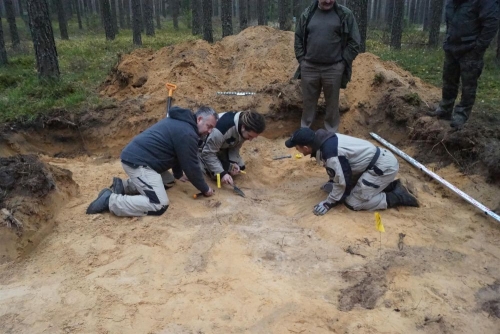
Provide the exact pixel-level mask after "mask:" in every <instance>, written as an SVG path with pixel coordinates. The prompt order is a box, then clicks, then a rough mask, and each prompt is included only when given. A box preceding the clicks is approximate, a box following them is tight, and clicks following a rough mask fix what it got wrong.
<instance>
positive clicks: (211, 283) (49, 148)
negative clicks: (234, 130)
mask: <svg viewBox="0 0 500 334" xmlns="http://www.w3.org/2000/svg"><path fill="white" fill-rule="evenodd" d="M295 66H296V61H295V60H294V58H293V33H290V32H282V31H278V30H275V29H272V28H268V27H252V28H249V29H247V30H245V31H243V32H242V33H240V34H239V35H237V36H231V37H228V38H225V39H223V40H222V41H221V42H219V43H216V44H214V45H209V44H207V43H205V42H203V41H195V42H189V43H183V44H179V45H175V46H170V47H166V48H163V49H161V50H159V51H157V52H154V51H150V50H137V51H135V52H133V53H132V54H130V55H124V56H123V57H122V59H121V61H120V62H119V63H118V64H117V66H116V68H115V69H114V70H113V72H112V73H111V74H110V76H109V77H108V79H107V81H106V82H105V83H103V85H102V87H101V93H102V94H103V96H106V97H109V98H111V99H113V100H114V102H113V104H111V105H109V106H107V107H106V108H102V109H98V110H92V111H89V112H86V113H84V114H81V115H78V116H73V117H70V116H69V115H66V114H65V113H63V112H60V113H58V114H57V115H53V116H52V117H48V118H43V119H39V120H38V121H37V122H34V123H33V124H31V125H19V124H8V125H4V129H3V130H5V131H2V132H1V140H0V156H5V157H7V156H10V155H14V154H25V153H36V154H38V156H39V160H37V159H35V158H33V157H26V156H17V157H9V158H6V159H3V160H1V161H2V164H3V163H5V166H7V169H6V170H7V171H8V172H7V173H6V174H5V176H3V174H2V173H0V181H1V182H3V183H2V187H4V186H3V184H5V189H7V187H9V188H8V189H9V190H8V193H6V194H5V196H4V197H3V204H2V205H4V206H5V207H6V208H8V209H9V210H11V212H12V214H13V216H15V217H16V218H18V219H19V220H20V221H23V223H24V226H25V231H24V232H23V233H26V226H34V227H33V230H35V228H40V226H49V227H50V228H49V229H50V230H53V231H52V233H50V234H49V235H48V236H47V237H46V238H45V239H43V241H41V242H40V244H39V245H38V247H37V248H36V251H34V252H31V253H27V252H25V253H23V251H24V248H22V247H21V248H18V246H16V247H17V248H16V249H15V251H11V252H10V253H1V254H7V255H6V256H5V257H4V261H0V262H4V263H1V264H0V320H1V321H0V332H7V333H8V332H30V333H44V332H74V333H104V332H113V333H117V332H119V333H289V332H292V333H327V332H334V333H418V332H422V333H424V332H425V333H497V332H498V328H500V319H498V301H499V298H498V280H499V279H500V269H499V267H498V265H497V263H498V261H499V259H500V249H499V248H498V241H499V240H500V228H499V225H498V224H497V223H495V221H493V220H492V219H491V218H488V217H485V216H484V215H483V214H482V213H481V212H478V211H477V210H476V209H474V208H473V207H472V206H471V205H470V204H468V203H466V202H465V201H462V200H461V199H459V198H458V197H457V196H456V195H454V194H453V193H452V192H450V191H449V190H447V189H444V188H443V187H442V186H440V185H439V184H437V183H435V182H434V181H432V180H431V179H430V178H428V177H426V176H424V175H423V174H422V173H421V172H420V171H418V170H416V169H414V168H412V167H411V166H410V165H408V164H407V163H405V162H404V161H403V160H401V159H399V162H400V172H399V177H400V178H401V179H402V180H403V182H404V183H405V184H406V185H407V186H408V187H409V188H411V189H412V191H413V192H415V193H416V194H417V195H418V199H419V201H420V204H421V207H420V208H400V209H391V210H387V211H384V212H381V215H382V219H383V223H384V225H385V229H386V233H379V232H377V231H376V230H375V227H374V217H373V213H372V212H353V211H350V210H349V209H347V208H346V207H344V206H343V205H339V206H337V207H335V208H334V209H332V211H331V212H329V213H328V214H327V215H325V216H322V217H317V216H314V215H313V214H312V208H313V207H314V205H315V204H317V203H318V202H320V201H321V200H323V199H324V197H325V196H326V195H325V194H324V193H323V192H321V191H320V189H319V187H320V186H321V185H322V184H323V182H324V181H325V180H326V178H327V176H326V173H325V171H324V168H322V167H321V166H318V165H316V164H315V163H314V162H313V161H312V160H310V159H308V158H300V159H295V158H292V159H283V160H273V157H276V156H281V155H288V154H290V155H292V156H294V155H295V153H296V152H295V151H294V150H292V149H287V148H286V147H285V146H284V137H285V136H287V135H289V134H290V133H291V132H292V131H293V130H295V129H296V128H297V127H298V126H299V124H300V123H299V119H300V114H301V110H302V104H301V94H300V87H299V82H298V81H294V80H290V78H291V77H292V75H293V73H294V71H295ZM166 82H172V83H174V84H177V86H178V88H177V90H176V91H175V92H174V99H175V102H174V104H178V105H181V106H185V107H189V108H196V107H197V106H199V105H202V104H206V105H210V106H212V107H214V108H215V109H216V110H218V111H220V112H222V111H228V110H246V109H256V110H257V111H259V112H261V113H263V114H265V115H266V118H267V120H268V129H267V130H266V133H265V134H264V136H263V137H259V138H257V139H256V140H254V141H252V142H249V143H246V144H245V145H244V146H243V149H242V156H243V158H244V159H245V160H246V166H247V174H246V175H242V176H239V177H236V179H235V182H236V184H237V185H238V186H239V187H240V188H241V189H242V190H243V191H244V192H245V194H246V196H247V197H246V198H242V197H239V196H236V195H235V194H234V193H233V192H232V190H231V189H229V188H226V187H223V188H222V189H218V190H217V193H216V196H215V197H211V198H202V199H198V200H194V199H193V198H192V195H193V194H194V193H196V189H195V188H194V187H193V186H192V185H191V184H189V183H182V182H178V183H177V184H176V185H175V186H174V187H173V188H172V189H170V190H169V191H168V196H169V199H170V201H171V205H170V207H169V209H168V210H167V212H166V213H165V214H164V215H162V216H160V217H143V218H119V217H115V216H112V215H110V214H102V215H92V216H89V215H86V214H85V209H86V208H87V206H88V204H89V203H90V202H91V201H92V200H93V199H94V198H95V196H96V195H97V193H98V192H99V190H101V189H102V188H103V187H107V186H109V185H110V183H111V178H112V177H113V176H120V177H125V174H124V172H123V170H122V168H121V165H120V161H119V159H118V155H119V152H120V150H121V149H122V148H123V146H124V145H126V143H127V142H129V141H130V139H131V138H132V137H133V136H134V135H136V134H138V133H139V132H141V131H143V130H144V129H146V128H147V127H148V126H150V125H152V124H154V123H155V122H156V121H157V120H159V119H161V118H162V117H164V115H165V102H166V95H167V94H166V89H165V86H164V85H165V83H166ZM218 91H251V92H255V93H256V94H255V95H249V96H226V95H217V92H218ZM439 96H440V90H439V89H437V88H436V87H432V86H429V85H427V84H425V83H423V82H422V81H421V80H420V79H418V78H415V77H413V76H412V75H411V74H410V73H408V72H406V71H403V70H401V69H400V68H398V67H397V66H396V65H395V64H393V63H386V62H382V61H380V59H378V58H377V57H376V56H374V55H371V54H362V55H360V56H359V57H358V58H357V59H356V61H355V64H354V74H353V80H352V82H351V83H350V84H349V86H348V88H347V89H346V90H345V91H342V93H341V109H342V119H341V132H343V133H346V134H351V135H355V136H358V137H362V138H367V139H368V138H369V133H370V132H375V133H377V134H378V135H380V136H381V137H383V138H384V139H386V140H388V141H389V142H391V143H392V144H394V145H396V146H397V147H399V148H400V149H402V150H404V151H405V152H406V153H408V154H409V155H411V156H413V157H416V158H418V159H419V160H421V161H422V162H425V163H426V164H428V166H429V168H432V169H434V171H436V172H437V173H438V174H439V175H441V176H442V177H444V178H445V179H446V180H448V181H449V182H451V183H453V184H454V185H456V186H457V187H458V188H460V189H462V190H463V191H465V192H466V193H468V194H469V195H471V196H472V197H474V198H476V199H477V200H479V201H480V202H482V203H484V204H485V205H487V206H488V207H493V208H495V207H499V208H500V199H499V196H498V193H499V188H498V186H496V185H495V183H494V182H488V180H487V179H489V181H491V180H498V169H497V168H498V164H496V162H497V161H498V156H499V152H498V151H499V144H498V139H499V138H498V133H497V132H495V131H494V126H495V124H497V123H495V122H496V120H495V119H489V118H487V116H486V115H482V114H480V113H477V112H475V113H473V115H472V118H471V120H470V122H469V123H467V125H466V126H465V128H464V129H463V130H462V131H459V132H455V133H452V132H450V131H449V129H450V128H449V125H448V123H447V122H445V121H437V120H435V119H431V118H429V117H427V116H425V112H426V111H427V110H429V109H432V108H433V107H434V105H435V103H436V102H437V101H438V100H439ZM319 109H320V114H321V112H322V111H323V110H324V106H323V101H320V108H319ZM321 126H322V115H320V117H319V119H318V120H317V122H316V123H315V124H314V127H316V128H317V127H321ZM2 166H3V165H2ZM34 166H35V167H34ZM2 168H3V167H2ZM26 170H27V171H28V173H29V175H31V174H34V175H33V176H30V177H29V178H23V175H26V174H25V173H24V171H26ZM463 172H466V173H467V174H464V173H463ZM13 180H15V182H13ZM212 185H213V184H212ZM30 187H31V188H32V189H33V190H35V191H30V190H29V188H30ZM50 188H52V189H50ZM30 224H32V225H30ZM44 224H45V225H44ZM4 231H7V233H10V234H12V235H14V236H15V237H16V238H18V236H17V235H16V234H15V230H13V229H12V228H10V229H7V227H5V228H4V227H3V226H0V241H2V243H1V245H4V243H3V239H1V238H3V236H4V235H10V234H5V233H4ZM37 233H38V234H37V235H42V236H44V235H47V233H45V234H43V233H39V232H37ZM30 238H31V240H32V241H33V237H30ZM13 240H14V239H13ZM15 240H17V239H15ZM38 240H40V239H38ZM27 242H28V243H29V241H27ZM37 242H38V241H37ZM37 242H31V243H30V244H36V243H37ZM11 244H12V243H11ZM13 244H14V245H18V241H15V243H13ZM0 251H1V250H0ZM22 254H24V256H20V257H19V255H22ZM16 257H17V259H16V260H15V261H10V260H11V259H14V258H16Z"/></svg>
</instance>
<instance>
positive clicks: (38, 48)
mask: <svg viewBox="0 0 500 334" xmlns="http://www.w3.org/2000/svg"><path fill="white" fill-rule="evenodd" d="M26 6H27V8H28V16H29V26H30V31H31V37H32V40H33V48H34V49H35V58H36V67H37V71H38V76H39V77H40V78H42V79H51V78H52V79H58V78H59V75H60V72H59V61H58V60H57V49H56V42H55V41H54V31H53V30H52V24H51V22H50V16H49V6H48V4H47V0H27V1H26Z"/></svg>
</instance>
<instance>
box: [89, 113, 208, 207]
mask: <svg viewBox="0 0 500 334" xmlns="http://www.w3.org/2000/svg"><path fill="white" fill-rule="evenodd" d="M217 119H218V114H217V113H216V112H215V111H214V110H213V109H212V108H209V107H201V108H200V109H198V111H197V112H196V114H193V113H192V112H191V110H189V109H182V108H179V107H173V108H171V109H170V111H169V117H167V118H164V119H162V120H161V121H159V122H158V123H156V124H155V125H153V126H151V127H150V128H148V129H146V130H145V131H144V132H142V133H140V134H139V135H137V136H136V137H135V138H134V139H132V141H131V142H130V143H129V144H128V145H127V146H126V147H125V148H124V149H123V151H122V153H121V156H120V158H121V161H122V166H123V169H124V170H125V172H126V173H127V175H128V176H129V177H130V178H129V179H128V180H125V181H122V180H121V179H120V178H117V177H115V178H113V184H112V186H111V189H109V188H106V189H103V190H101V192H100V193H99V195H98V196H97V199H96V200H94V201H93V202H92V203H91V204H90V205H89V207H88V208H87V214H95V213H101V212H105V211H111V212H112V213H114V214H115V215H117V216H146V215H154V216H159V215H162V214H163V213H164V212H165V211H167V209H168V205H169V200H168V197H167V192H166V190H165V184H167V183H170V182H172V174H170V172H169V171H168V170H169V169H172V170H173V173H174V177H175V178H176V179H180V178H181V177H183V172H184V174H185V176H186V177H187V178H188V179H189V181H191V183H192V184H193V185H194V186H195V187H196V188H197V189H198V190H199V191H201V192H202V193H203V194H204V195H205V196H212V195H213V194H214V190H213V189H212V188H210V187H209V186H208V185H207V183H206V182H205V179H204V177H203V173H202V170H201V169H200V165H199V160H198V141H199V140H200V137H201V136H205V135H207V134H209V133H210V132H212V129H213V128H214V127H215V125H216V124H217Z"/></svg>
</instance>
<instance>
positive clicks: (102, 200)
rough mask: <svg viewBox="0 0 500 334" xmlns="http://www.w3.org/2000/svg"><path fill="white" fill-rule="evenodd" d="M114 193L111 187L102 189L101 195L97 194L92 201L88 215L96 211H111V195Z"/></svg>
mask: <svg viewBox="0 0 500 334" xmlns="http://www.w3.org/2000/svg"><path fill="white" fill-rule="evenodd" d="M112 193H113V192H112V191H111V189H109V188H105V189H103V190H101V191H100V192H99V195H97V198H96V199H95V200H94V201H93V202H92V203H90V205H89V207H88V208H87V212H86V213H87V214H88V215H93V214H96V213H102V212H106V211H109V197H110V196H111V194H112Z"/></svg>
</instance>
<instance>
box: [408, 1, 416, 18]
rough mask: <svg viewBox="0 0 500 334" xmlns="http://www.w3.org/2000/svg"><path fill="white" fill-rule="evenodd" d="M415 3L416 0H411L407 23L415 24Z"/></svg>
mask: <svg viewBox="0 0 500 334" xmlns="http://www.w3.org/2000/svg"><path fill="white" fill-rule="evenodd" d="M417 3H418V0H412V1H411V4H410V14H409V17H408V22H410V23H411V24H415V23H416V22H417Z"/></svg>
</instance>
